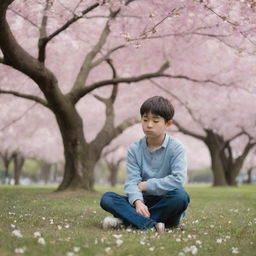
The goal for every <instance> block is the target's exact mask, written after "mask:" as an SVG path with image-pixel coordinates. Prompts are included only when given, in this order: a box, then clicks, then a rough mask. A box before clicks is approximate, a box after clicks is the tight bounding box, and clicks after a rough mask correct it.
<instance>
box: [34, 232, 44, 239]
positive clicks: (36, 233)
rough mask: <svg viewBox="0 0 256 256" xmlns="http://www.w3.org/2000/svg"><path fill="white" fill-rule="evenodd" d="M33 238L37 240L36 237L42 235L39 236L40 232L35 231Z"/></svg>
mask: <svg viewBox="0 0 256 256" xmlns="http://www.w3.org/2000/svg"><path fill="white" fill-rule="evenodd" d="M33 235H34V237H35V238H37V237H41V236H42V235H41V233H40V232H38V231H36V232H34V234H33Z"/></svg>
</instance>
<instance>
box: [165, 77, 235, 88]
mask: <svg viewBox="0 0 256 256" xmlns="http://www.w3.org/2000/svg"><path fill="white" fill-rule="evenodd" d="M163 77H169V78H174V79H185V80H188V81H191V82H194V83H212V84H215V85H218V86H226V87H228V86H231V85H230V84H223V83H219V82H217V81H214V80H211V79H205V80H199V79H195V78H191V77H188V76H185V75H170V74H164V75H163Z"/></svg>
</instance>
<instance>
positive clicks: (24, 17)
mask: <svg viewBox="0 0 256 256" xmlns="http://www.w3.org/2000/svg"><path fill="white" fill-rule="evenodd" d="M8 10H10V11H12V12H13V13H15V14H16V15H18V16H20V17H21V18H23V19H24V20H26V21H27V22H29V23H30V24H31V25H32V26H34V27H36V28H37V29H38V28H39V27H38V25H37V24H36V23H34V22H33V21H32V20H30V19H29V18H28V17H26V16H23V15H22V14H21V13H19V12H17V11H15V10H14V9H12V8H11V7H9V8H8Z"/></svg>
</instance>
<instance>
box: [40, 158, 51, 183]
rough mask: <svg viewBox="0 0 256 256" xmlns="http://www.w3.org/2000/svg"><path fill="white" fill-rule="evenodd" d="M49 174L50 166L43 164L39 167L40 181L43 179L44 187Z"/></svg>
mask: <svg viewBox="0 0 256 256" xmlns="http://www.w3.org/2000/svg"><path fill="white" fill-rule="evenodd" d="M50 174H51V164H50V163H46V162H43V163H42V166H41V175H40V176H41V179H43V181H44V184H45V185H46V184H47V183H48V181H49V177H50Z"/></svg>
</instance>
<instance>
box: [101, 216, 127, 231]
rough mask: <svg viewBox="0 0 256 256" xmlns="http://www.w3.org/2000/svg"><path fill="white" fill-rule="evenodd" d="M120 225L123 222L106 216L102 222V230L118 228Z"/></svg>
mask: <svg viewBox="0 0 256 256" xmlns="http://www.w3.org/2000/svg"><path fill="white" fill-rule="evenodd" d="M122 224H123V221H122V220H121V219H119V218H115V217H113V216H107V217H106V218H105V219H104V220H103V222H102V227H103V229H109V228H120V227H121V225H122Z"/></svg>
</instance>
